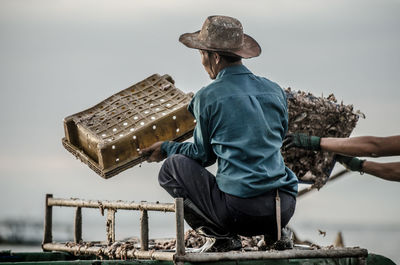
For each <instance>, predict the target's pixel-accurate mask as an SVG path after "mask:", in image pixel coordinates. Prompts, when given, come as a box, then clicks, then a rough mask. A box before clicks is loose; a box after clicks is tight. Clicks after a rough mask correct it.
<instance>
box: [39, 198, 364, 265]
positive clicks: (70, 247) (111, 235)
mask: <svg viewBox="0 0 400 265" xmlns="http://www.w3.org/2000/svg"><path fill="white" fill-rule="evenodd" d="M54 206H61V207H74V208H76V211H75V224H74V241H75V244H74V243H73V244H68V243H55V242H53V239H52V209H53V207H54ZM45 207H46V209H45V222H44V239H43V244H42V249H43V250H44V251H62V252H69V253H73V254H75V255H96V256H102V257H107V258H110V259H142V260H160V261H173V262H174V263H175V264H183V263H184V262H216V261H222V260H234V261H238V260H263V259H264V260H267V259H272V260H277V259H312V258H356V259H357V260H358V263H359V264H366V257H367V256H368V251H367V250H366V249H362V248H357V247H356V248H335V249H309V250H304V249H296V248H295V249H291V250H284V251H249V252H241V251H230V252H215V253H191V252H186V250H185V239H184V218H183V217H184V213H183V199H182V198H176V199H175V203H149V202H140V203H135V202H124V201H96V200H81V199H60V198H53V196H52V195H51V194H47V195H46V202H45ZM82 208H99V209H100V210H101V211H102V212H103V211H105V210H106V211H107V215H106V218H107V222H106V224H107V242H105V243H106V244H103V245H100V244H95V243H93V242H83V241H82V211H81V209H82ZM117 210H137V211H141V218H140V248H138V247H135V246H134V245H133V244H132V245H130V247H129V248H126V247H125V248H123V249H120V251H116V250H115V246H116V245H117V246H118V242H115V212H116V211H117ZM148 211H163V212H175V216H176V247H175V250H174V251H173V252H171V251H161V250H160V251H159V250H155V249H149V233H148V231H149V230H148ZM113 247H114V250H113V249H112V248H113Z"/></svg>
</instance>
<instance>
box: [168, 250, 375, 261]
mask: <svg viewBox="0 0 400 265" xmlns="http://www.w3.org/2000/svg"><path fill="white" fill-rule="evenodd" d="M367 256H368V251H367V250H366V249H362V248H342V249H326V250H325V249H315V250H298V249H291V250H283V251H273V252H272V251H268V252H264V251H256V252H219V253H186V254H185V255H182V256H175V261H179V262H210V261H221V260H235V261H236V260H263V259H307V258H360V257H367Z"/></svg>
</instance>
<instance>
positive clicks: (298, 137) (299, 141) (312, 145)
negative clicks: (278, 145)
mask: <svg viewBox="0 0 400 265" xmlns="http://www.w3.org/2000/svg"><path fill="white" fill-rule="evenodd" d="M320 142H321V138H320V137H318V136H310V135H307V134H304V133H294V134H288V135H286V137H285V139H284V140H283V144H282V148H283V150H287V149H289V148H292V147H298V148H303V149H306V150H313V151H318V150H321V146H320V145H319V143H320Z"/></svg>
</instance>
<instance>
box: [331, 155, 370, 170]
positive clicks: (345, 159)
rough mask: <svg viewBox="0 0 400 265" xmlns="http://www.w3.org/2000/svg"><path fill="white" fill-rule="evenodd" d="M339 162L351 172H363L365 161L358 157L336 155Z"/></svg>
mask: <svg viewBox="0 0 400 265" xmlns="http://www.w3.org/2000/svg"><path fill="white" fill-rule="evenodd" d="M335 159H336V161H337V162H339V163H340V164H342V165H343V166H344V167H345V168H347V169H348V170H351V171H359V172H362V171H363V163H364V161H365V160H361V159H358V158H357V157H350V156H342V155H335Z"/></svg>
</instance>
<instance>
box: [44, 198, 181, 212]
mask: <svg viewBox="0 0 400 265" xmlns="http://www.w3.org/2000/svg"><path fill="white" fill-rule="evenodd" d="M48 205H49V206H64V207H82V208H100V209H109V208H113V209H119V210H142V209H143V210H148V211H162V212H174V211H175V205H174V204H173V203H157V202H156V203H151V202H140V203H135V202H123V201H94V200H82V199H60V198H49V200H48Z"/></svg>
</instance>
